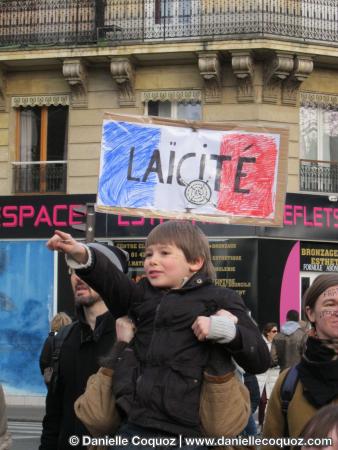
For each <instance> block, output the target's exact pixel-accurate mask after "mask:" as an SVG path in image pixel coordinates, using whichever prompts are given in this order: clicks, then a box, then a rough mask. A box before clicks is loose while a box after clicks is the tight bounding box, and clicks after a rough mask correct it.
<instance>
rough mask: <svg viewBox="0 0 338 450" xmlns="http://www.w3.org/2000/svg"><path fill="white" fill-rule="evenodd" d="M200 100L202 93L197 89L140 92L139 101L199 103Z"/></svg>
mask: <svg viewBox="0 0 338 450" xmlns="http://www.w3.org/2000/svg"><path fill="white" fill-rule="evenodd" d="M201 100H202V92H201V91H200V90H197V89H190V90H172V91H171V90H167V91H144V92H141V101H142V102H144V103H145V102H149V101H153V102H156V101H159V102H165V101H177V102H184V101H186V102H200V101H201Z"/></svg>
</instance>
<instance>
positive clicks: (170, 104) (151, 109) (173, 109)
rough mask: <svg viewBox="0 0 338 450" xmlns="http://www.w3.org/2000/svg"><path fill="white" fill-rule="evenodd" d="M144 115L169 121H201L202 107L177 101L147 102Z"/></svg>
mask: <svg viewBox="0 0 338 450" xmlns="http://www.w3.org/2000/svg"><path fill="white" fill-rule="evenodd" d="M145 113H146V115H148V116H160V117H167V118H171V119H185V120H201V119H202V107H201V103H200V102H196V101H194V102H193V101H190V102H179V101H169V100H167V101H164V102H162V101H152V100H151V101H148V102H147V103H146V111H145Z"/></svg>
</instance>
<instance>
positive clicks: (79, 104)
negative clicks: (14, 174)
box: [62, 58, 88, 108]
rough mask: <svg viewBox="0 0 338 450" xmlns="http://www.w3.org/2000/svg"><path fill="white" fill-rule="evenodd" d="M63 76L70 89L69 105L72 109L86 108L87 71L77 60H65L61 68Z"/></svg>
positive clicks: (81, 62) (79, 60) (82, 63)
mask: <svg viewBox="0 0 338 450" xmlns="http://www.w3.org/2000/svg"><path fill="white" fill-rule="evenodd" d="M62 73H63V76H64V77H65V78H66V80H67V81H68V83H69V86H70V88H71V92H72V94H71V105H72V107H73V108H87V106H88V98H87V69H86V66H85V64H84V62H83V61H82V60H81V59H80V58H79V59H73V58H70V59H65V60H64V61H63V66H62Z"/></svg>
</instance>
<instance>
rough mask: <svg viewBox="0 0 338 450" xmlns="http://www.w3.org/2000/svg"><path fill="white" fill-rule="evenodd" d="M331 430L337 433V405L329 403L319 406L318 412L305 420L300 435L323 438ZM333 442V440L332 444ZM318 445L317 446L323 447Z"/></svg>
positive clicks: (329, 433) (307, 437)
mask: <svg viewBox="0 0 338 450" xmlns="http://www.w3.org/2000/svg"><path fill="white" fill-rule="evenodd" d="M333 431H335V434H336V435H337V434H338V405H336V404H331V405H326V406H324V407H323V408H320V409H319V410H318V412H317V413H316V414H315V415H314V416H313V417H312V418H311V419H310V420H309V422H307V424H306V425H305V427H304V428H303V430H302V431H301V433H300V436H301V437H302V438H304V439H305V440H307V439H310V438H312V439H315V438H317V439H323V438H327V437H328V436H329V435H331V436H332V434H333ZM334 444H335V442H333V445H334ZM323 447H324V446H318V447H317V448H318V449H320V448H323Z"/></svg>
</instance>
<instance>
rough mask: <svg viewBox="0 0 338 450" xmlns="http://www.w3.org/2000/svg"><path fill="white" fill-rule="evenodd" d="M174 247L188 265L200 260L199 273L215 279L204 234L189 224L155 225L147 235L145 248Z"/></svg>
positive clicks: (165, 223)
mask: <svg viewBox="0 0 338 450" xmlns="http://www.w3.org/2000/svg"><path fill="white" fill-rule="evenodd" d="M156 244H169V245H176V247H178V248H179V249H181V250H182V252H183V254H184V256H185V258H186V260H187V261H188V262H189V263H194V262H196V261H197V260H198V259H199V258H202V259H203V261H204V263H203V266H202V268H201V269H200V272H201V273H203V274H205V275H207V276H208V277H210V278H215V268H214V266H213V264H212V262H211V254H210V247H209V242H208V239H207V237H206V236H205V234H204V233H203V232H202V231H201V230H200V229H199V228H198V227H197V226H196V225H193V224H192V223H191V222H183V221H182V222H181V221H168V222H164V223H162V224H160V225H157V226H156V227H155V228H154V229H153V230H152V231H151V232H150V233H149V235H148V237H147V240H146V248H147V247H149V246H150V245H156Z"/></svg>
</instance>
